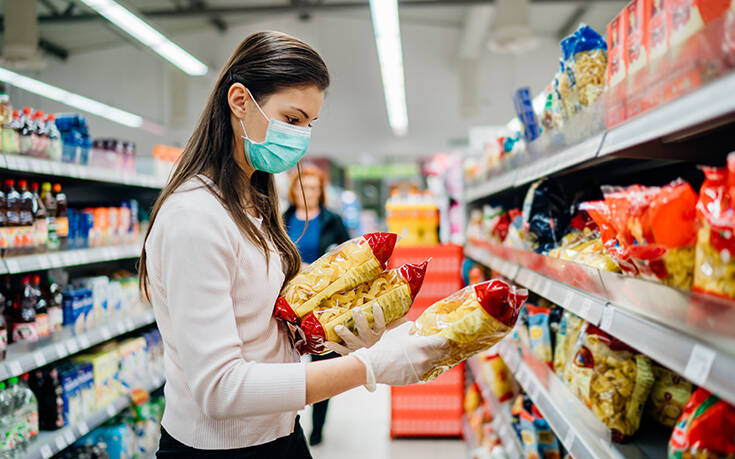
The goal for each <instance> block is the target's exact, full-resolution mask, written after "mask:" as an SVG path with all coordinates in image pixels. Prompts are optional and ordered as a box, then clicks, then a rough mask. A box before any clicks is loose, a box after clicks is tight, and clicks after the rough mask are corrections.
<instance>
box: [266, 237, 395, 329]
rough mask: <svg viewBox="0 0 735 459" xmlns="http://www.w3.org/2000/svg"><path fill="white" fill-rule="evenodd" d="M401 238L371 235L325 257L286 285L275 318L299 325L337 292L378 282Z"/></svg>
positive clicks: (352, 240)
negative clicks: (368, 282) (364, 283)
mask: <svg viewBox="0 0 735 459" xmlns="http://www.w3.org/2000/svg"><path fill="white" fill-rule="evenodd" d="M397 237H398V236H397V235H396V234H394V233H368V234H365V235H363V236H361V237H359V238H355V239H350V240H349V241H347V242H345V243H343V244H341V245H339V246H337V247H335V248H334V249H332V250H330V251H329V252H328V253H326V254H324V255H322V256H321V257H320V258H319V259H318V260H316V261H315V262H314V263H312V264H311V265H309V266H308V267H307V268H306V269H304V270H303V271H301V272H300V273H299V274H298V275H297V276H296V277H294V278H293V279H292V280H291V281H290V282H289V283H288V285H286V287H285V288H284V289H283V292H282V293H281V296H280V297H278V300H276V305H275V309H274V311H273V315H274V316H275V317H277V318H280V319H283V320H285V321H286V322H290V323H294V324H297V323H299V321H300V320H301V319H302V318H303V317H305V316H306V315H307V314H309V313H310V312H311V311H313V310H314V309H316V308H317V307H318V306H319V305H320V304H321V303H322V302H323V301H324V300H326V299H327V298H329V297H330V296H332V295H334V294H335V293H338V292H341V291H344V290H349V289H351V288H354V287H356V286H357V285H359V284H361V283H363V282H367V281H370V280H373V279H375V278H376V277H378V276H379V275H380V273H382V272H383V270H384V269H385V265H386V263H387V262H388V259H389V258H390V256H391V255H392V254H393V248H394V247H395V245H396V240H397Z"/></svg>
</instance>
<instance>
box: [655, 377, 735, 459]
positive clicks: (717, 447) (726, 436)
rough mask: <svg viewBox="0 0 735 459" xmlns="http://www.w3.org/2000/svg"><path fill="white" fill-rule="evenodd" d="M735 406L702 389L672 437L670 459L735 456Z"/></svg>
mask: <svg viewBox="0 0 735 459" xmlns="http://www.w3.org/2000/svg"><path fill="white" fill-rule="evenodd" d="M733 432H735V407H733V406H732V405H730V404H728V403H727V402H725V401H723V400H720V399H719V398H718V397H717V396H716V395H713V394H711V393H709V392H708V391H707V390H705V389H702V388H699V389H697V390H696V391H695V392H694V393H693V394H692V396H691V397H690V398H689V402H688V403H687V405H686V408H684V413H682V415H681V418H679V422H677V423H676V427H675V428H674V432H673V433H672V434H671V439H670V440H669V459H687V458H710V457H712V458H731V457H734V456H735V436H733Z"/></svg>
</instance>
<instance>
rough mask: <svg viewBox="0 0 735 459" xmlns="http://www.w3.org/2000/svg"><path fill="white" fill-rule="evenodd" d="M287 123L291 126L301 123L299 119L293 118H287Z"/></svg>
mask: <svg viewBox="0 0 735 459" xmlns="http://www.w3.org/2000/svg"><path fill="white" fill-rule="evenodd" d="M286 122H288V123H289V124H296V123H298V122H299V119H298V118H294V117H292V116H286Z"/></svg>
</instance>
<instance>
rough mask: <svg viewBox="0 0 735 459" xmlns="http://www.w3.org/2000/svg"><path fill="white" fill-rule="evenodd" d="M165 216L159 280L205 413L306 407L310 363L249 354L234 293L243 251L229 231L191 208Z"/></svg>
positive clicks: (220, 415)
mask: <svg viewBox="0 0 735 459" xmlns="http://www.w3.org/2000/svg"><path fill="white" fill-rule="evenodd" d="M172 210H173V209H172ZM167 217H168V218H167V221H166V222H165V225H164V226H163V227H161V228H160V229H161V230H162V231H161V241H160V243H161V244H160V247H161V248H162V253H161V255H162V256H161V263H162V264H161V281H162V282H163V285H164V288H165V290H166V301H167V304H168V310H169V313H170V317H171V321H172V326H173V330H174V342H175V345H176V347H177V350H178V353H179V356H180V357H181V365H182V367H183V372H184V374H185V377H186V384H187V386H188V388H189V390H190V391H191V393H192V395H193V397H194V400H196V402H197V404H198V405H199V407H200V408H201V410H202V412H203V413H204V414H205V415H207V416H209V417H211V418H214V419H222V418H230V417H239V416H257V415H264V414H272V413H280V412H288V411H297V410H300V409H302V408H303V407H304V406H305V404H306V369H305V366H304V364H302V363H257V362H252V361H246V360H245V359H244V358H243V355H242V351H241V346H242V341H241V339H240V337H239V335H238V331H237V324H236V319H235V312H234V306H233V299H232V292H231V290H232V285H233V277H234V273H233V272H232V267H233V266H235V265H236V263H237V254H236V252H235V244H234V243H233V242H232V240H231V238H230V237H228V234H227V229H226V228H224V227H223V226H221V225H220V226H218V224H217V222H216V221H213V219H212V218H211V216H208V215H197V212H192V211H190V210H187V211H186V212H184V211H183V210H178V211H177V210H173V212H172V213H171V214H169V215H168V216H167ZM157 223H163V222H157ZM256 268H260V269H267V267H266V266H263V267H256ZM252 288H253V289H257V288H262V287H260V286H258V285H253V286H252Z"/></svg>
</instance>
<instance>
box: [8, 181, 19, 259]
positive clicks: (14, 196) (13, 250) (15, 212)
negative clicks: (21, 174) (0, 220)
mask: <svg viewBox="0 0 735 459" xmlns="http://www.w3.org/2000/svg"><path fill="white" fill-rule="evenodd" d="M20 205H21V204H20V193H18V191H17V190H16V189H15V180H12V179H7V180H5V217H6V220H7V222H6V224H7V229H8V254H9V255H17V253H18V251H19V249H20V248H21V247H22V246H23V244H22V241H21V240H20V238H19V236H20V231H19V230H20Z"/></svg>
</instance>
